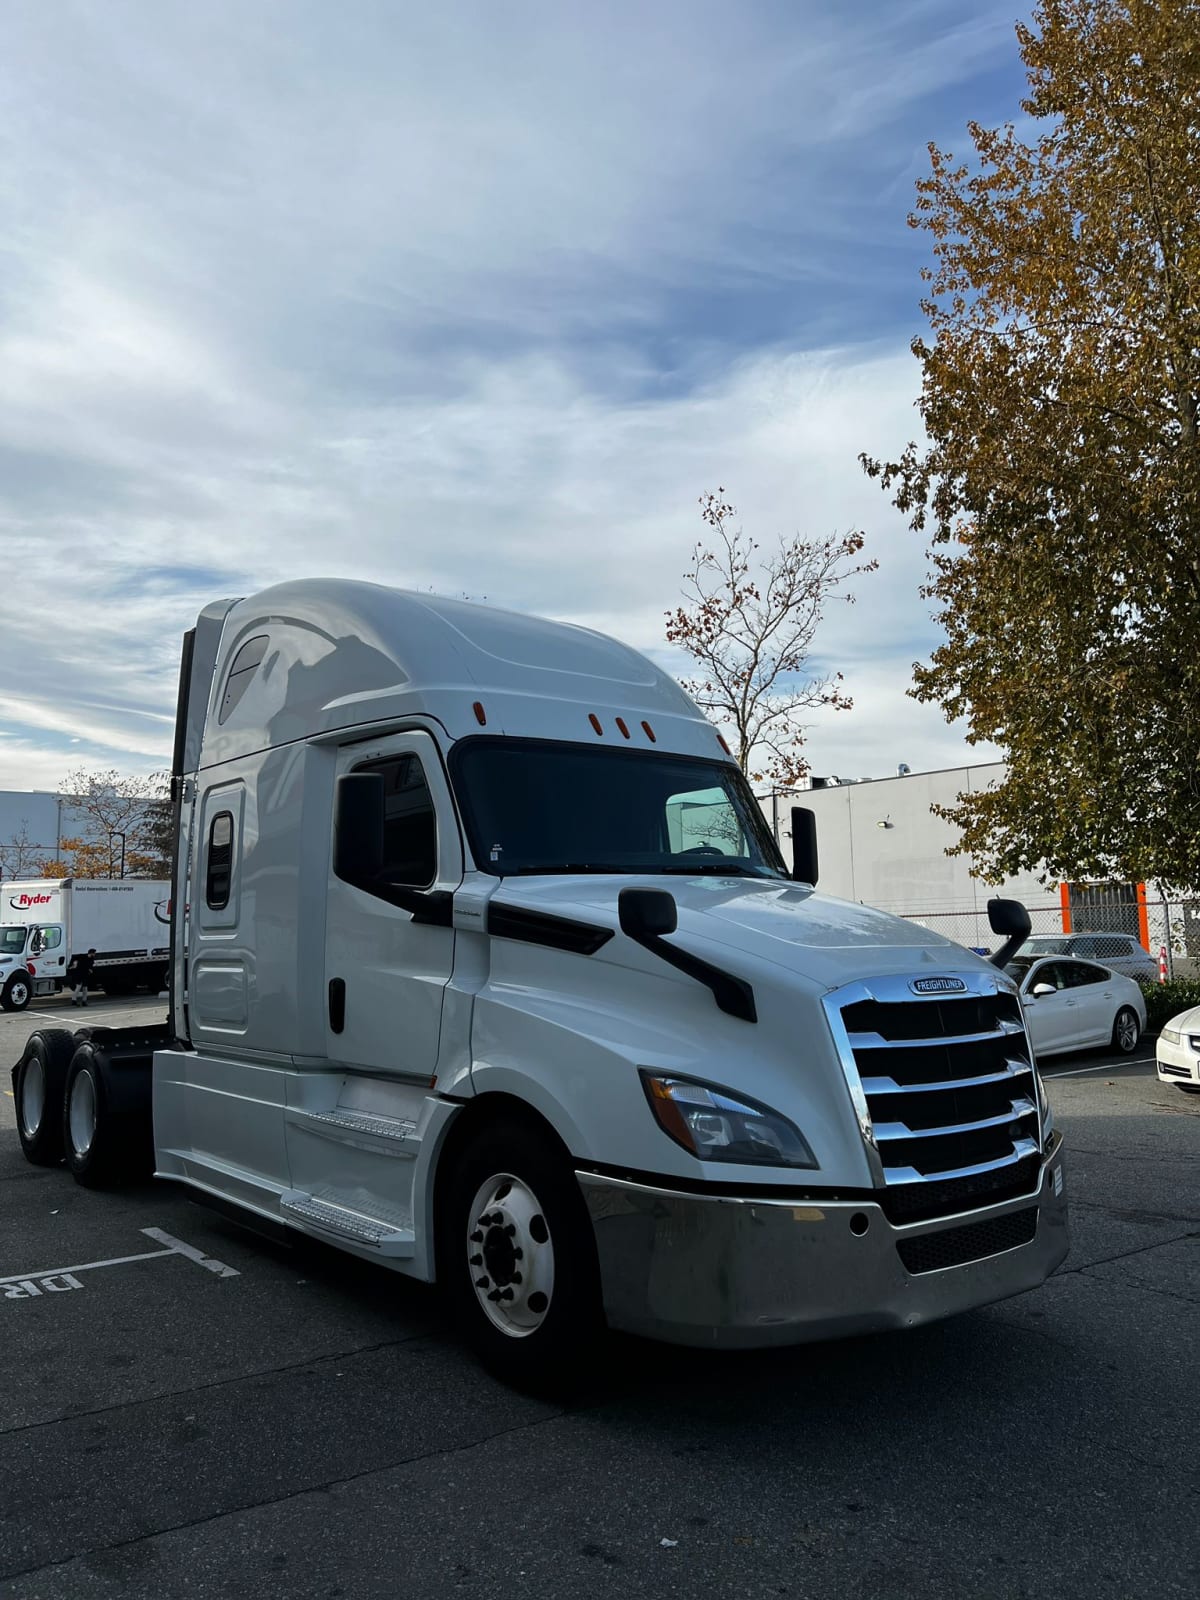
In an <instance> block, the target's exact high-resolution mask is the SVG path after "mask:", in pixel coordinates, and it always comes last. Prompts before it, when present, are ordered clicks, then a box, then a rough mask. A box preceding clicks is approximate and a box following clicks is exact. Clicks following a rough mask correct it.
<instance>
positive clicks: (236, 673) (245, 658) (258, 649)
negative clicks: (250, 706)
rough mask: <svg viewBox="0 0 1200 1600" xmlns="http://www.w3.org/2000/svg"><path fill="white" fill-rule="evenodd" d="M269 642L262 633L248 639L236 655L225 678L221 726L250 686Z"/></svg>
mask: <svg viewBox="0 0 1200 1600" xmlns="http://www.w3.org/2000/svg"><path fill="white" fill-rule="evenodd" d="M267 643H268V640H267V635H266V634H265V633H260V634H258V635H257V636H256V637H255V638H253V639H247V640H246V642H245V644H244V645H243V646H242V648H241V649H240V650H239V651H238V653H237V655H236V656H234V658H233V662H232V664H231V666H230V668H229V676H228V677H227V678H226V679H225V693H224V695H223V696H222V699H221V709H220V712H219V713H218V715H217V722H218V724H219V725H220V726H221V727H224V725H225V723H226V722H227V721H228V719H229V717H230V716H231V714H232V713H233V710H234V708H235V707H236V705H237V703H238V701H239V700H240V699H241V698H242V696H243V695H244V694H245V692H246V690H247V689H248V688H249V687H250V680H251V679H252V678H253V677H254V674H255V673H256V672H257V671H258V669H259V666H260V664H261V662H262V658H263V657H264V656H265V655H266V653H267Z"/></svg>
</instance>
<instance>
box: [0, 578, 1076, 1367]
mask: <svg viewBox="0 0 1200 1600" xmlns="http://www.w3.org/2000/svg"><path fill="white" fill-rule="evenodd" d="M172 771H173V781H172V790H173V794H174V797H175V806H176V818H177V852H176V861H175V885H176V887H175V891H174V894H173V896H172V906H173V912H172V926H171V1008H170V1019H169V1021H167V1022H165V1023H164V1024H163V1025H162V1026H161V1027H158V1028H157V1029H148V1030H142V1031H140V1032H132V1031H131V1032H128V1033H126V1032H121V1031H119V1030H107V1029H105V1030H97V1031H95V1032H93V1031H90V1030H89V1031H84V1032H82V1033H79V1034H76V1035H75V1036H72V1035H71V1034H70V1033H68V1032H65V1031H62V1032H55V1031H53V1030H48V1031H45V1032H38V1033H35V1034H34V1035H33V1036H32V1038H31V1039H30V1041H29V1043H28V1045H27V1046H26V1050H25V1054H24V1055H23V1057H22V1059H21V1061H20V1062H19V1063H18V1065H17V1067H16V1069H15V1071H14V1076H13V1090H14V1095H15V1100H16V1111H17V1126H18V1130H19V1133H20V1138H21V1143H22V1146H23V1148H24V1150H25V1154H26V1156H27V1157H28V1159H29V1160H31V1161H34V1162H42V1163H46V1164H53V1163H56V1162H60V1161H62V1160H64V1159H65V1161H66V1164H67V1166H68V1167H69V1169H70V1171H71V1172H72V1173H73V1174H74V1176H75V1177H76V1178H77V1180H78V1181H79V1182H81V1183H83V1184H93V1185H98V1184H108V1183H115V1182H119V1181H121V1180H122V1179H123V1178H125V1177H127V1176H128V1175H129V1174H130V1173H131V1172H133V1171H135V1170H137V1168H138V1167H139V1165H140V1163H141V1162H142V1161H143V1160H144V1161H146V1162H150V1161H152V1162H153V1167H154V1170H155V1171H156V1173H157V1174H158V1176H159V1177H161V1178H165V1179H171V1180H173V1181H175V1182H178V1183H180V1184H183V1185H185V1186H186V1187H187V1188H188V1190H189V1192H190V1193H191V1194H192V1195H193V1197H195V1198H197V1199H201V1200H206V1201H208V1202H210V1203H211V1204H213V1205H215V1206H217V1207H218V1208H220V1209H226V1210H228V1209H229V1208H230V1207H232V1208H234V1209H235V1210H236V1212H237V1213H238V1214H240V1215H241V1216H242V1217H244V1218H245V1219H247V1220H248V1221H250V1222H251V1223H253V1224H255V1225H257V1226H260V1227H265V1228H268V1229H272V1230H283V1231H284V1232H291V1233H293V1234H303V1235H310V1236H312V1237H315V1238H318V1239H322V1240H325V1241H327V1242H331V1243H333V1244H336V1245H337V1246H339V1247H340V1248H342V1249H343V1250H346V1251H348V1252H350V1253H352V1254H354V1255H357V1256H359V1257H361V1258H363V1259H364V1260H367V1261H371V1262H375V1263H378V1265H379V1266H380V1267H381V1268H383V1269H386V1270H389V1271H392V1272H396V1273H401V1274H405V1275H407V1276H409V1277H412V1278H415V1279H418V1280H422V1281H425V1282H431V1281H435V1280H436V1281H437V1282H438V1283H439V1284H440V1285H441V1286H442V1287H443V1290H444V1292H445V1294H446V1295H447V1297H448V1299H449V1302H450V1305H451V1307H452V1309H453V1312H454V1314H455V1315H456V1317H457V1318H458V1320H459V1322H460V1325H461V1327H462V1329H463V1331H464V1333H465V1335H466V1337H467V1338H468V1339H469V1340H470V1341H471V1342H472V1344H473V1345H474V1346H475V1347H476V1349H477V1350H478V1351H479V1353H480V1354H481V1356H482V1358H483V1359H484V1360H485V1361H486V1362H487V1363H489V1364H490V1365H491V1366H492V1367H493V1368H494V1369H496V1370H498V1371H499V1372H501V1373H502V1374H504V1375H505V1376H506V1377H508V1378H510V1379H513V1380H516V1381H521V1382H541V1381H543V1380H545V1379H546V1378H548V1377H550V1376H552V1375H554V1374H563V1373H566V1374H567V1375H569V1374H570V1372H571V1370H572V1369H579V1368H581V1367H586V1364H587V1360H588V1356H587V1350H588V1347H589V1346H590V1344H591V1343H592V1341H593V1339H594V1338H595V1337H596V1336H597V1335H598V1333H599V1331H600V1330H602V1329H603V1327H604V1325H605V1324H606V1323H607V1324H608V1325H609V1326H611V1327H616V1328H621V1329H625V1330H628V1331H632V1332H636V1333H641V1334H649V1335H652V1336H655V1337H658V1338H661V1339H666V1340H671V1341H674V1342H677V1343H682V1344H695V1345H702V1346H760V1345H769V1344H785V1343H795V1342H799V1341H802V1340H807V1339H820V1338H828V1337H830V1336H833V1335H837V1334H846V1333H860V1332H866V1331H869V1330H872V1329H889V1328H892V1329H900V1328H911V1327H914V1326H916V1325H918V1324H920V1323H923V1322H926V1321H928V1320H930V1319H931V1318H935V1317H942V1316H948V1315H950V1314H951V1313H953V1312H957V1311H962V1310H966V1309H968V1308H970V1307H974V1306H979V1305H984V1304H987V1303H988V1302H990V1301H993V1300H999V1299H1003V1298H1004V1297H1005V1296H1007V1295H1013V1294H1018V1293H1020V1292H1022V1291H1023V1290H1026V1289H1031V1288H1034V1287H1035V1286H1036V1285H1037V1284H1039V1283H1041V1282H1042V1281H1043V1280H1044V1279H1045V1278H1046V1277H1047V1276H1048V1275H1049V1274H1050V1273H1051V1272H1052V1271H1053V1270H1054V1268H1055V1267H1056V1266H1057V1265H1058V1264H1059V1262H1060V1261H1061V1260H1062V1259H1063V1257H1064V1256H1065V1254H1066V1252H1067V1243H1068V1239H1067V1210H1066V1197H1065V1193H1064V1177H1063V1150H1062V1139H1061V1136H1060V1134H1059V1133H1058V1132H1057V1131H1056V1130H1055V1128H1054V1127H1053V1124H1052V1118H1051V1112H1050V1107H1049V1105H1048V1103H1047V1099H1046V1095H1045V1091H1044V1088H1043V1085H1042V1082H1041V1078H1040V1075H1039V1073H1038V1069H1037V1064H1036V1061H1035V1059H1034V1055H1033V1051H1032V1049H1031V1048H1030V1042H1029V1037H1028V1034H1027V1031H1026V1027H1025V1022H1024V1018H1023V1014H1022V1010H1021V1005H1020V1002H1019V999H1018V996H1017V993H1016V988H1015V985H1014V984H1013V983H1012V981H1011V980H1010V979H1009V978H1008V977H1007V976H1006V975H1005V973H1004V971H1003V968H1002V965H999V964H991V965H989V964H988V963H987V962H985V961H983V960H981V959H979V958H978V957H977V956H975V955H972V954H971V953H970V952H969V951H968V950H965V949H963V948H962V947H961V946H959V945H955V944H952V943H951V942H950V941H949V940H947V939H944V938H942V937H940V936H939V935H938V934H936V933H932V932H929V931H928V930H926V929H924V928H920V927H916V926H914V925H913V924H912V923H911V922H906V921H903V920H901V919H900V918H897V917H890V916H886V915H884V914H882V913H880V912H877V911H872V910H871V909H870V908H868V907H866V906H862V905H857V904H848V903H846V902H843V901H839V900H835V899H832V898H830V897H828V896H825V895H820V894H817V893H816V892H815V889H814V884H815V881H816V876H817V872H816V851H815V840H814V838H813V836H812V832H811V824H812V820H813V819H812V814H811V812H804V811H801V810H800V809H799V808H797V809H796V810H795V811H794V812H793V817H792V827H793V836H794V837H793V842H794V844H795V845H796V859H795V864H794V867H793V871H792V873H791V874H789V873H788V871H787V869H786V868H785V866H784V863H783V860H782V858H781V857H780V854H779V851H778V848H777V846H776V844H775V841H774V839H773V838H772V836H771V832H770V830H769V828H767V827H766V825H765V823H764V820H763V817H762V813H761V811H760V810H759V808H758V806H757V804H756V802H755V800H754V797H753V794H752V793H751V791H750V788H749V785H748V784H747V782H746V779H745V777H744V775H743V774H742V772H741V771H740V769H739V768H738V766H737V764H736V763H735V762H734V761H733V760H732V759H731V757H730V756H729V753H728V751H727V750H725V749H724V747H723V745H722V743H721V741H720V739H719V737H718V735H717V733H716V730H715V729H714V728H713V727H712V725H711V724H710V723H709V722H708V721H707V720H706V718H705V717H704V716H703V715H702V713H701V712H700V711H699V710H698V709H697V708H696V706H695V705H694V704H693V703H692V702H691V701H690V700H689V699H688V698H687V696H686V695H685V694H684V693H683V691H682V690H681V689H680V688H679V686H678V684H676V683H675V682H674V680H673V679H671V678H670V677H668V676H667V675H666V674H665V673H663V672H661V671H660V670H659V669H658V668H657V667H656V666H654V664H653V663H652V662H650V661H648V660H646V659H645V658H644V657H642V656H639V655H638V654H636V653H635V652H634V651H632V650H630V649H628V648H626V647H625V646H623V645H620V644H618V643H617V642H616V641H614V640H611V639H607V638H604V637H602V636H601V635H599V634H595V633H591V632H588V631H586V630H583V629H579V628H570V627H566V626H563V625H561V624H557V623H551V622H544V621H539V620H537V619H535V618H530V617H522V616H517V615H514V614H512V613H507V612H501V611H497V610H493V609H491V608H488V607H479V606H471V605H465V604H460V603H458V602H454V601H446V600H440V599H435V598H433V597H431V596H428V595H416V594H404V593H401V592H398V591H395V590H389V589H384V588H380V587H377V586H374V585H370V584H359V583H345V582H333V581H316V580H310V581H303V582H293V583H285V584H280V585H278V586H277V587H275V588H273V589H269V590H267V591H266V592H265V593H263V594H259V595H256V596H253V597H251V598H249V599H245V600H241V601H221V602H218V603H215V604H213V605H211V606H209V607H207V608H206V609H205V610H204V612H202V613H201V615H200V617H199V619H198V621H197V624H196V627H195V629H194V630H193V631H192V632H191V633H190V634H189V635H188V636H187V638H186V640H185V647H184V658H183V666H182V670H181V681H180V697H179V712H178V717H177V725H176V744H175V759H174V765H173V768H172ZM992 926H993V929H994V931H995V932H997V933H1000V934H1003V935H1007V936H1008V937H1007V949H1006V952H1005V953H1004V954H998V955H997V957H996V958H993V959H994V962H996V963H1002V962H1003V960H1004V959H1006V956H1007V953H1010V952H1011V950H1012V949H1014V948H1016V946H1017V945H1019V944H1020V942H1021V939H1022V938H1023V936H1024V935H1025V934H1027V933H1028V931H1029V918H1028V916H1027V915H1026V914H1025V912H1024V910H1023V908H1021V907H1020V906H1017V905H1015V903H1013V902H1000V901H997V902H994V904H993V908H992ZM939 1381H940V1380H939Z"/></svg>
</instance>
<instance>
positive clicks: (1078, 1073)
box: [1042, 1056, 1154, 1078]
mask: <svg viewBox="0 0 1200 1600" xmlns="http://www.w3.org/2000/svg"><path fill="white" fill-rule="evenodd" d="M1153 1061H1154V1057H1153V1056H1137V1057H1136V1058H1135V1059H1134V1060H1133V1061H1109V1062H1108V1063H1106V1065H1104V1066H1102V1067H1073V1068H1072V1069H1071V1071H1070V1072H1043V1073H1042V1077H1043V1078H1081V1077H1082V1076H1083V1074H1084V1073H1085V1072H1116V1071H1117V1070H1118V1068H1120V1067H1145V1066H1149V1065H1150V1064H1151V1063H1152V1062H1153Z"/></svg>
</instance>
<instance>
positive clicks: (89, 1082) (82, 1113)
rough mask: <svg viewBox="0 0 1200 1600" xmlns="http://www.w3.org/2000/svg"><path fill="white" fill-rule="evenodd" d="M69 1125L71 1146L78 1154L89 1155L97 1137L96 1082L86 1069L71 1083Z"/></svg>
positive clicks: (68, 1109) (68, 1112)
mask: <svg viewBox="0 0 1200 1600" xmlns="http://www.w3.org/2000/svg"><path fill="white" fill-rule="evenodd" d="M67 1126H68V1128H69V1129H70V1132H71V1148H72V1149H73V1150H74V1151H75V1153H76V1155H81V1156H85V1155H87V1153H88V1151H89V1150H90V1149H91V1148H92V1140H93V1139H94V1138H95V1137H96V1083H95V1080H94V1078H93V1077H92V1075H91V1073H90V1072H88V1071H87V1070H86V1069H85V1070H84V1071H83V1072H80V1073H79V1074H78V1075H77V1076H76V1078H75V1081H74V1083H73V1084H72V1085H71V1103H70V1105H69V1106H68V1107H67Z"/></svg>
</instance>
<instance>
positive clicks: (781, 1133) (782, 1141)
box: [642, 1072, 817, 1167]
mask: <svg viewBox="0 0 1200 1600" xmlns="http://www.w3.org/2000/svg"><path fill="white" fill-rule="evenodd" d="M642 1087H643V1088H644V1089H645V1091H646V1098H647V1100H649V1102H650V1109H651V1110H652V1111H653V1112H654V1115H655V1117H656V1118H657V1120H658V1125H659V1127H660V1128H661V1129H662V1130H663V1132H664V1133H665V1134H666V1135H667V1136H668V1138H671V1139H674V1141H675V1143H676V1144H681V1145H682V1146H683V1148H684V1149H685V1150H686V1151H687V1152H688V1154H689V1155H693V1156H696V1157H697V1158H698V1159H699V1160H701V1161H732V1162H736V1163H738V1164H739V1165H749V1166H771V1167H815V1166H816V1165H817V1160H816V1157H815V1156H814V1155H813V1153H812V1151H811V1150H810V1149H809V1148H808V1144H807V1142H806V1141H805V1139H804V1136H803V1134H802V1133H801V1132H800V1130H799V1129H798V1128H794V1127H793V1126H792V1124H791V1123H790V1122H788V1121H787V1119H786V1118H785V1117H781V1116H780V1115H779V1114H778V1112H775V1111H769V1110H768V1109H767V1107H766V1106H760V1105H758V1104H757V1103H756V1102H755V1101H753V1100H743V1099H741V1098H740V1097H737V1096H734V1095H731V1094H730V1093H729V1092H728V1091H727V1090H725V1089H720V1088H718V1087H717V1086H716V1085H715V1084H709V1083H696V1082H694V1081H692V1080H691V1079H688V1078H675V1077H660V1076H659V1075H658V1074H656V1073H652V1072H643V1073H642Z"/></svg>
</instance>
